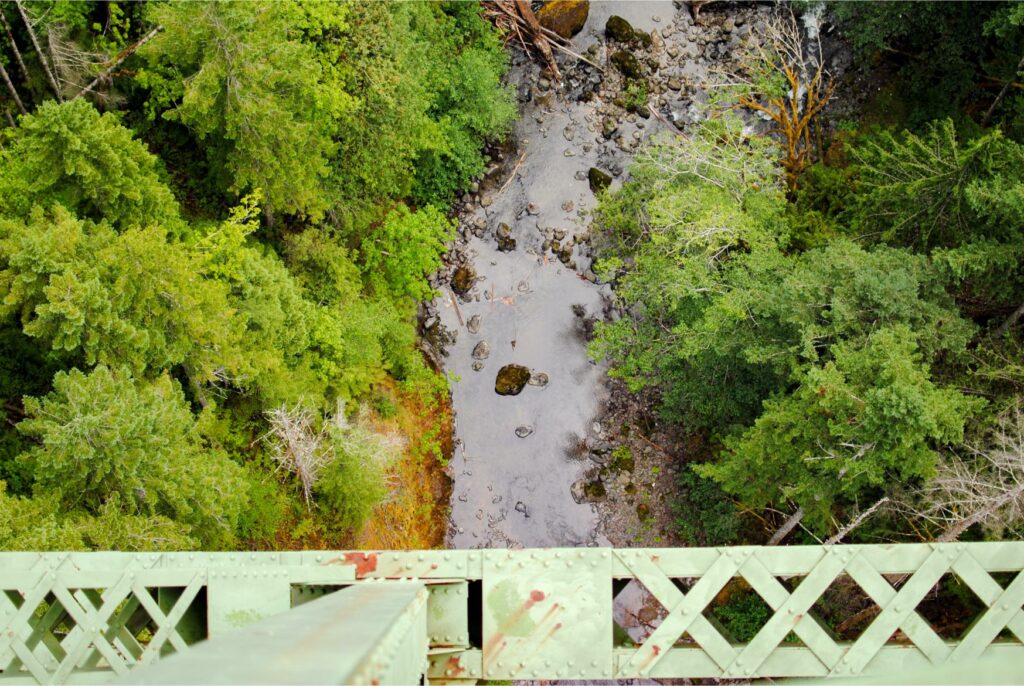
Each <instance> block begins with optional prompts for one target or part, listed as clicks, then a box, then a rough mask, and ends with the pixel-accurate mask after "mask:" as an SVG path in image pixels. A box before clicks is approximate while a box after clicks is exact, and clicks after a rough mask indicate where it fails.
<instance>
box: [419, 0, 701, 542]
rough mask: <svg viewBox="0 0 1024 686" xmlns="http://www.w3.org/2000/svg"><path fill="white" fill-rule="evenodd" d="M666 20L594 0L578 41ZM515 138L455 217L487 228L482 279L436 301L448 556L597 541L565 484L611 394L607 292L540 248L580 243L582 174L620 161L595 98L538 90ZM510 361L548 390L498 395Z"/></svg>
mask: <svg viewBox="0 0 1024 686" xmlns="http://www.w3.org/2000/svg"><path fill="white" fill-rule="evenodd" d="M683 11H685V10H683ZM675 12H676V9H675V7H674V6H673V4H672V3H671V2H667V1H658V2H592V3H591V9H590V15H589V17H588V20H587V24H586V26H585V27H584V29H583V31H582V32H581V33H580V34H579V35H578V36H577V37H576V38H575V43H576V45H577V46H578V47H579V48H580V50H585V49H586V48H587V47H588V46H589V45H590V44H592V43H593V42H594V41H597V40H600V37H601V35H602V34H603V30H604V25H605V22H606V21H607V19H608V17H609V16H611V15H612V14H618V15H620V16H623V17H625V18H626V19H627V20H629V21H630V22H631V23H632V24H633V26H634V27H636V28H637V29H640V30H643V31H651V30H652V29H654V28H657V26H658V23H657V22H656V21H655V18H658V19H661V18H665V19H666V20H668V19H670V18H671V17H672V16H673V15H674V14H675ZM538 68H539V67H538V66H537V65H536V64H535V63H525V64H519V65H516V66H514V68H513V72H512V75H511V76H512V80H513V82H515V83H517V85H519V87H520V92H522V89H523V88H524V87H529V83H530V82H531V81H532V80H535V75H536V71H537V69H538ZM531 74H533V75H534V78H533V79H531ZM649 130H650V128H648V131H649ZM645 133H646V132H645ZM512 137H513V141H514V151H513V152H512V153H510V154H509V155H508V158H507V160H506V170H507V171H506V173H505V175H504V177H503V178H500V179H498V181H497V182H495V183H493V184H492V187H491V188H486V187H485V188H484V189H483V190H482V191H481V196H483V197H485V198H486V200H485V201H484V202H482V203H481V205H486V207H482V206H479V207H477V209H476V210H475V215H473V216H471V217H464V218H463V219H464V221H469V222H472V221H474V220H479V219H482V220H483V221H484V222H486V226H487V229H486V231H485V232H484V234H483V236H482V237H477V236H472V235H471V236H470V238H469V240H468V243H467V244H466V246H465V250H466V253H467V255H468V257H469V262H470V264H471V265H472V267H473V269H474V270H475V272H476V274H477V277H478V280H477V282H476V284H475V285H474V287H473V288H472V290H471V291H470V292H469V293H468V294H467V296H465V297H462V298H458V299H457V298H456V296H455V295H454V294H453V293H452V292H450V291H447V290H444V292H443V294H442V296H441V297H440V298H439V299H438V300H437V301H436V303H435V304H436V307H437V309H438V311H439V316H440V318H441V322H442V323H443V324H444V326H445V327H446V328H448V329H450V330H452V331H455V332H457V333H456V339H455V341H454V343H453V344H452V345H450V346H449V347H448V355H447V357H446V359H445V360H444V368H445V371H446V373H447V374H448V375H449V378H450V380H451V388H452V402H453V407H454V411H455V417H456V419H455V421H456V445H455V451H454V456H453V458H452V462H451V467H450V468H451V474H452V477H453V490H452V501H451V522H450V530H449V536H448V541H447V543H448V546H449V547H452V548H482V547H498V548H503V547H543V546H587V545H607V544H608V541H607V540H606V539H605V538H604V537H603V536H602V535H601V532H600V531H599V530H598V529H599V527H598V517H597V514H596V512H595V511H594V507H593V505H591V504H589V503H587V502H582V503H578V502H577V500H576V499H575V498H574V497H573V494H572V492H571V489H570V487H571V486H572V484H573V483H574V482H576V481H578V480H579V479H581V477H582V476H583V472H584V471H585V469H586V467H587V466H588V464H587V461H586V460H585V459H584V458H582V457H576V456H574V455H573V447H574V446H575V445H576V444H577V443H578V442H579V440H580V439H582V438H584V437H586V436H591V437H593V436H595V435H597V436H598V437H599V436H600V434H601V432H602V430H603V429H602V427H600V425H599V424H598V423H597V421H598V418H599V412H600V409H601V403H602V401H603V400H605V399H606V397H607V392H608V391H607V389H606V383H605V380H606V377H605V369H604V368H603V367H602V366H601V365H599V364H595V363H594V362H593V361H591V360H590V359H589V357H588V355H587V350H586V340H585V336H584V333H583V326H584V322H585V321H586V320H587V319H588V318H594V317H596V318H600V317H601V316H602V309H603V304H604V299H605V297H606V296H607V295H608V286H601V285H598V284H595V283H593V282H591V281H588V280H586V279H585V278H584V277H583V276H582V274H583V273H584V272H585V271H586V269H587V267H588V266H589V259H588V258H587V257H585V256H583V255H581V254H580V251H579V247H578V246H577V247H576V248H575V256H574V260H575V262H576V269H571V268H568V267H566V266H565V265H563V264H562V262H560V261H559V260H558V258H557V257H556V256H554V255H553V254H552V253H551V252H550V251H549V252H547V253H546V254H545V253H544V252H543V251H542V242H543V241H544V239H545V234H544V233H543V231H544V230H545V229H547V230H548V235H549V236H550V235H551V230H557V231H559V232H561V231H564V232H565V237H564V238H563V239H562V240H563V241H564V240H568V239H570V238H578V237H580V236H582V235H584V234H585V233H586V232H587V229H588V224H589V217H588V216H587V211H588V210H590V209H591V208H593V206H594V205H595V203H596V201H595V198H594V194H593V192H592V191H591V190H590V187H589V184H588V180H587V172H588V170H589V169H590V168H591V167H593V166H600V167H603V168H608V166H609V164H612V165H615V164H618V165H619V168H622V167H623V166H628V158H627V157H626V156H625V154H624V153H615V154H616V155H617V156H618V159H612V158H611V157H610V154H611V153H610V152H609V146H607V145H602V143H604V142H605V141H604V139H603V138H602V137H601V122H600V118H599V116H598V115H597V103H595V102H591V103H583V102H578V101H576V100H575V99H572V98H568V97H566V96H565V94H564V92H563V91H559V90H554V89H553V90H550V91H546V92H544V91H543V89H534V92H533V97H532V99H531V100H530V101H529V102H525V103H522V105H521V117H520V119H519V121H518V123H517V124H516V125H515V129H514V132H513V135H512ZM602 155H603V157H602ZM599 158H600V159H599ZM509 174H511V176H509ZM501 223H505V224H508V226H509V227H510V229H511V236H512V237H513V238H514V239H515V240H516V247H515V249H514V250H512V251H509V252H502V251H500V250H499V249H498V246H497V242H496V238H495V233H496V230H497V227H499V225H500V224H501ZM555 235H556V236H558V235H561V234H560V233H558V234H555ZM456 301H457V305H456ZM476 318H478V319H476ZM471 322H472V324H471ZM477 324H478V326H477ZM473 330H475V331H476V332H475V333H473ZM481 341H484V342H486V344H487V346H488V347H489V355H488V356H487V357H486V359H484V360H482V365H481V364H480V362H481V361H480V360H475V359H474V357H473V354H472V353H473V350H474V348H476V346H477V345H478V344H479V343H480V342H481ZM474 362H477V365H476V366H477V367H478V368H479V369H474ZM506 364H519V365H523V366H526V367H529V368H530V369H531V370H532V371H533V373H534V375H535V378H536V376H537V375H539V374H542V373H543V374H546V375H547V379H548V382H547V384H546V385H545V386H536V385H527V386H526V387H525V388H524V389H523V390H522V392H521V393H520V394H518V395H515V396H501V395H498V394H497V393H496V392H495V378H496V375H497V373H498V370H499V369H500V368H501V367H502V366H503V365H506Z"/></svg>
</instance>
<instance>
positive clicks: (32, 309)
mask: <svg viewBox="0 0 1024 686" xmlns="http://www.w3.org/2000/svg"><path fill="white" fill-rule="evenodd" d="M0 268H2V270H0V295H2V296H3V300H2V305H0V306H2V308H3V309H2V310H0V312H3V313H16V314H18V315H19V316H20V317H21V321H22V324H23V326H24V331H25V333H26V334H27V335H29V336H32V337H36V338H41V339H43V340H45V341H47V342H48V343H49V345H51V346H52V348H53V349H54V350H57V351H64V352H67V353H73V354H76V355H81V356H82V357H83V358H84V359H85V360H86V362H88V363H90V364H96V363H100V364H115V365H129V366H130V367H131V368H132V369H133V370H134V371H135V373H136V374H141V373H143V372H145V371H146V370H150V371H153V370H156V371H159V370H161V369H165V368H167V367H169V366H172V365H175V364H180V363H187V364H188V366H189V368H190V370H192V374H194V375H195V376H196V377H197V378H198V379H200V380H207V379H209V378H212V376H213V374H214V368H215V366H216V364H217V362H218V361H219V360H218V357H219V355H218V350H220V349H223V348H225V347H227V344H228V343H229V342H230V341H231V338H232V332H231V323H230V321H228V315H229V314H230V313H229V311H228V308H227V302H226V299H225V294H224V292H223V290H222V289H220V288H219V287H218V286H217V285H216V284H215V283H213V282H210V281H207V280H203V279H202V278H201V276H200V274H199V273H198V270H197V264H196V263H195V260H193V258H192V256H191V255H190V254H189V253H188V252H187V251H186V250H185V249H184V248H183V247H182V246H181V245H180V244H175V243H170V242H168V240H167V238H166V234H165V232H164V229H163V228H162V227H160V226H149V227H146V228H132V229H129V230H126V231H125V232H123V233H121V234H118V233H116V232H115V231H114V230H113V229H112V228H111V227H110V226H109V225H108V224H106V223H101V224H92V223H91V222H87V221H82V220H79V219H76V218H75V217H73V216H72V215H71V214H70V213H69V212H68V211H67V210H66V209H64V208H63V207H60V206H55V207H54V208H53V209H52V210H50V211H48V212H44V211H43V210H42V209H41V208H39V207H36V208H34V209H33V210H32V212H31V214H30V217H29V218H28V221H25V222H23V221H20V220H13V221H4V220H2V219H0Z"/></svg>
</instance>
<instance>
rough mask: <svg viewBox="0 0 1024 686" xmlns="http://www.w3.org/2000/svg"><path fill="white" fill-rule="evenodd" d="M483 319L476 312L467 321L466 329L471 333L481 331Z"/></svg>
mask: <svg viewBox="0 0 1024 686" xmlns="http://www.w3.org/2000/svg"><path fill="white" fill-rule="evenodd" d="M481 321H482V320H481V319H480V315H478V314H474V315H473V316H472V317H470V318H469V321H467V322H466V331H469V332H470V333H474V334H475V333H479V332H480V324H481Z"/></svg>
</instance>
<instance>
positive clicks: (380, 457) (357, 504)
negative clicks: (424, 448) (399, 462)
mask: <svg viewBox="0 0 1024 686" xmlns="http://www.w3.org/2000/svg"><path fill="white" fill-rule="evenodd" d="M330 444H331V445H330V448H329V449H330V450H331V452H332V454H333V455H332V459H331V460H330V462H329V463H328V465H327V466H326V467H325V468H324V472H323V475H322V476H321V478H320V480H319V481H318V482H317V484H316V488H315V495H316V499H317V502H318V503H319V504H320V505H322V506H326V507H327V508H328V509H329V511H330V513H331V524H332V526H334V527H336V528H337V529H339V530H352V529H358V528H359V527H361V526H362V525H363V524H364V523H365V522H366V520H367V519H368V518H369V516H370V513H371V512H372V510H373V507H374V505H376V504H377V503H378V502H380V501H381V500H382V499H383V498H384V496H386V495H387V490H386V488H385V485H384V468H385V466H386V465H387V463H388V461H389V460H390V459H391V458H392V457H393V452H394V446H393V445H390V444H389V443H388V442H387V441H386V440H384V439H382V438H381V437H379V436H377V435H375V434H373V433H372V432H370V431H368V430H366V429H365V428H363V427H360V426H350V425H348V424H347V423H344V422H342V423H340V424H335V425H334V426H332V427H331V432H330Z"/></svg>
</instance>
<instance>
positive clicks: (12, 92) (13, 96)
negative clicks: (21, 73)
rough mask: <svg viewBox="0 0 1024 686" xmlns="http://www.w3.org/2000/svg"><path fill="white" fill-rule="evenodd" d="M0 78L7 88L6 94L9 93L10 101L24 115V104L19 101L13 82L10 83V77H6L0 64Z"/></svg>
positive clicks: (5, 72) (5, 71) (4, 70)
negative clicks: (12, 101)
mask: <svg viewBox="0 0 1024 686" xmlns="http://www.w3.org/2000/svg"><path fill="white" fill-rule="evenodd" d="M0 77H2V78H3V80H4V84H6V86H7V92H8V93H10V95H11V99H12V100H14V104H15V105H17V106H18V111H20V112H21V113H22V114H26V111H25V104H24V103H23V102H22V101H21V97H19V96H18V91H17V89H16V88H15V87H14V82H12V81H11V77H10V76H8V75H7V70H6V69H4V65H2V64H0Z"/></svg>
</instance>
